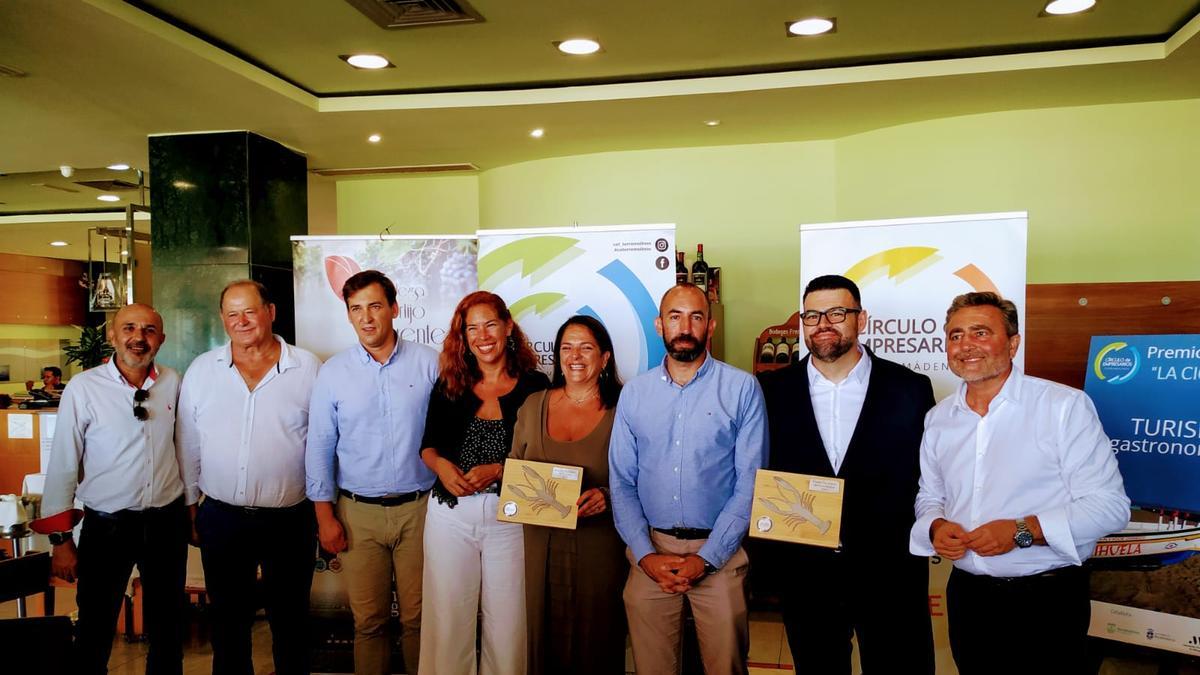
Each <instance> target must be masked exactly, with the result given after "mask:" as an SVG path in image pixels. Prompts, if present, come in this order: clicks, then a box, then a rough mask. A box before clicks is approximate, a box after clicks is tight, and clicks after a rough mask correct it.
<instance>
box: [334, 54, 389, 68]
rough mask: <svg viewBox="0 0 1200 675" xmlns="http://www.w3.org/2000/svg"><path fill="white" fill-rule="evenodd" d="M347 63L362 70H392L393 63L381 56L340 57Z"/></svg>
mask: <svg viewBox="0 0 1200 675" xmlns="http://www.w3.org/2000/svg"><path fill="white" fill-rule="evenodd" d="M338 58H340V59H343V60H344V61H345V62H346V63H349V64H350V65H352V66H354V67H355V68H359V69H361V70H379V69H380V68H392V67H393V66H392V62H391V61H388V60H387V59H386V58H384V57H382V56H380V55H379V54H348V55H344V56H339V57H338Z"/></svg>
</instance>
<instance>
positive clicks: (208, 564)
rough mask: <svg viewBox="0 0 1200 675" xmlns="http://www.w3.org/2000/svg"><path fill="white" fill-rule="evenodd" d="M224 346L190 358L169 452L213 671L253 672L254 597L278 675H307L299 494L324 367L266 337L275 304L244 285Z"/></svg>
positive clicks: (308, 522) (305, 565) (307, 565)
mask: <svg viewBox="0 0 1200 675" xmlns="http://www.w3.org/2000/svg"><path fill="white" fill-rule="evenodd" d="M219 306H220V308H221V321H222V322H223V323H224V325H225V332H226V333H227V334H228V335H229V342H226V343H225V344H224V345H222V346H220V347H217V348H216V349H213V350H211V351H209V352H206V353H204V354H201V355H200V356H198V357H196V360H195V361H192V365H191V367H189V368H188V371H187V375H185V376H184V378H183V387H182V389H181V391H180V394H179V422H178V425H177V430H176V443H177V444H178V445H179V450H180V453H181V455H182V456H183V482H184V488H185V489H186V490H187V498H188V503H189V504H193V505H194V504H195V503H196V501H197V499H199V497H200V495H201V494H203V495H204V501H203V502H202V503H201V504H200V505H199V507H196V506H192V507H191V513H192V525H193V537H194V540H195V541H196V542H197V543H198V545H199V546H200V554H201V558H202V559H203V562H204V578H205V584H206V586H207V590H208V596H209V599H210V600H211V601H212V610H213V621H212V636H213V673H215V674H220V675H225V674H226V673H229V674H232V675H252V674H253V672H254V662H253V660H252V658H251V656H252V652H253V650H252V647H251V639H250V633H251V628H252V627H253V623H254V615H255V613H256V611H257V608H258V604H257V602H256V600H257V599H258V594H257V593H256V592H255V588H256V579H257V576H258V568H259V567H260V566H261V567H262V591H263V592H262V600H263V603H264V605H265V607H266V610H267V620H268V621H269V622H270V624H271V641H272V653H273V656H274V661H275V672H276V673H279V675H295V674H297V673H300V674H304V673H308V669H309V644H310V636H309V631H308V596H309V591H310V589H311V588H312V575H313V561H314V559H315V554H316V547H317V525H316V519H315V517H314V515H313V505H312V502H310V501H308V499H307V498H306V497H305V496H304V488H305V485H304V480H305V478H304V445H305V440H306V438H307V436H308V400H309V398H310V397H311V395H312V386H313V381H314V380H316V377H317V370H318V369H319V368H320V367H321V361H320V360H319V359H318V358H317V357H316V356H314V355H313V354H311V353H310V352H307V351H305V350H303V349H300V348H298V347H294V346H292V345H289V344H287V343H286V342H284V340H283V338H281V337H279V336H278V335H275V334H274V333H273V332H272V324H273V323H274V320H275V305H274V304H273V303H272V302H271V297H270V294H269V292H268V290H267V288H266V287H265V286H263V285H262V284H260V283H258V282H257V281H251V280H249V279H246V280H242V281H235V282H233V283H231V284H229V285H228V286H226V287H225V289H224V290H223V291H222V292H221V298H220V304H219Z"/></svg>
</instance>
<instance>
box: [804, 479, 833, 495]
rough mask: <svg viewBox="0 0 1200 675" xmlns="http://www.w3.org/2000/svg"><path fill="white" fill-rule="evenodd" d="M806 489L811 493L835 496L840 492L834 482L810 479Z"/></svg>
mask: <svg viewBox="0 0 1200 675" xmlns="http://www.w3.org/2000/svg"><path fill="white" fill-rule="evenodd" d="M808 489H809V490H811V491H813V492H828V493H830V494H835V495H836V494H837V493H838V492H840V491H841V489H840V488H839V486H838V482H837V481H836V480H825V479H823V478H810V479H809V481H808Z"/></svg>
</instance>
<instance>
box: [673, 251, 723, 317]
mask: <svg viewBox="0 0 1200 675" xmlns="http://www.w3.org/2000/svg"><path fill="white" fill-rule="evenodd" d="M675 283H677V284H685V283H691V284H693V285H695V286H696V287H698V288H699V289H700V290H702V291H704V292H705V293H706V294H707V295H708V301H709V302H710V303H713V304H716V303H719V302H721V268H720V267H713V266H711V265H709V264H708V262H706V261H705V260H704V244H696V257H695V259H694V261H693V262H692V266H691V268H690V269H689V268H688V265H687V258H686V254H685V253H684V252H683V251H678V250H677V251H675Z"/></svg>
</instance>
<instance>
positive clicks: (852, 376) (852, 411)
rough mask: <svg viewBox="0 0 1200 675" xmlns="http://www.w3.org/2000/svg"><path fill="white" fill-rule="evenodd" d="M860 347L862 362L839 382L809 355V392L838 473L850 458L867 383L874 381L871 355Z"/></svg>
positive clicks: (818, 424) (831, 460)
mask: <svg viewBox="0 0 1200 675" xmlns="http://www.w3.org/2000/svg"><path fill="white" fill-rule="evenodd" d="M857 349H858V354H859V358H858V363H856V364H854V367H853V368H851V369H850V372H849V373H847V374H846V379H844V380H842V381H841V382H838V383H836V384H835V383H833V382H831V381H830V380H828V379H826V377H825V376H824V375H822V374H821V371H819V370H817V367H816V366H815V365H813V359H812V357H811V356H810V357H809V359H808V396H809V398H810V399H812V408H813V414H814V415H816V418H817V430H818V431H820V432H821V441H823V442H824V444H825V454H826V455H829V463H830V464H831V465H832V466H833V472H834V473H837V472H838V471H839V470H840V469H841V467H842V460H844V459H846V449H847V448H849V447H850V438H851V437H852V436H854V428H855V427H856V426H858V416H859V414H860V413H861V412H862V407H863V401H865V400H867V384H869V383H870V381H871V357H870V356H869V355H868V354H867V353H866V352H864V351H863V348H862V347H857Z"/></svg>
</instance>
